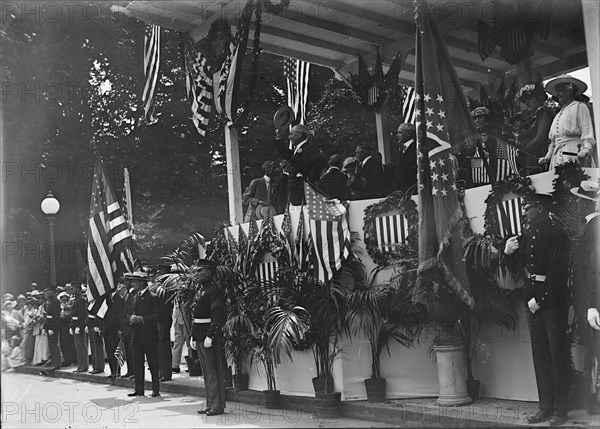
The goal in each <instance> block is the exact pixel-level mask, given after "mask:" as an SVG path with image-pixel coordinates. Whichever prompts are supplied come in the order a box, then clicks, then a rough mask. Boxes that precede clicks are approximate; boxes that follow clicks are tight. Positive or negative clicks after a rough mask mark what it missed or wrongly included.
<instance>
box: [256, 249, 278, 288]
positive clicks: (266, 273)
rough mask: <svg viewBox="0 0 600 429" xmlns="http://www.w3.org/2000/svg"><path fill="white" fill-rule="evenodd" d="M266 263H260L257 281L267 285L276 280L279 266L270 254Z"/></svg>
mask: <svg viewBox="0 0 600 429" xmlns="http://www.w3.org/2000/svg"><path fill="white" fill-rule="evenodd" d="M266 259H267V260H266V261H263V262H260V263H259V264H258V267H257V268H256V279H257V280H258V281H259V282H260V283H265V282H268V281H271V280H274V279H275V276H276V275H277V268H278V267H279V264H278V263H277V260H276V259H275V258H273V257H272V256H271V255H270V254H269V255H267V256H266Z"/></svg>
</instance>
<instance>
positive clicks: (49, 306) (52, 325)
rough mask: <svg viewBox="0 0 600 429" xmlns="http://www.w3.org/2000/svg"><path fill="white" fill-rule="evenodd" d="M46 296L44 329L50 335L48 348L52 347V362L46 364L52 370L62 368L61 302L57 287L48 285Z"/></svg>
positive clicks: (45, 291)
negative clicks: (58, 297) (57, 294)
mask: <svg viewBox="0 0 600 429" xmlns="http://www.w3.org/2000/svg"><path fill="white" fill-rule="evenodd" d="M44 296H45V298H46V322H45V323H44V330H45V331H46V334H47V335H48V348H49V349H50V362H49V363H48V364H46V365H47V366H49V367H50V369H51V370H55V369H60V367H61V362H60V361H61V351H60V343H59V341H60V302H59V301H58V299H57V298H56V287H55V286H48V287H46V289H44Z"/></svg>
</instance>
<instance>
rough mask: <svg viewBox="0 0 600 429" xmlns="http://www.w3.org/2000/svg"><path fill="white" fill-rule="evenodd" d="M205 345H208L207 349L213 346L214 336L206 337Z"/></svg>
mask: <svg viewBox="0 0 600 429" xmlns="http://www.w3.org/2000/svg"><path fill="white" fill-rule="evenodd" d="M204 347H206V348H207V349H210V348H211V347H212V338H210V337H206V338H205V339H204Z"/></svg>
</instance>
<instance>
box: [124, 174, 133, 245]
mask: <svg viewBox="0 0 600 429" xmlns="http://www.w3.org/2000/svg"><path fill="white" fill-rule="evenodd" d="M123 178H124V184H125V199H126V200H127V223H128V224H129V229H130V230H131V234H133V208H132V207H131V205H132V201H131V184H130V182H129V170H128V169H127V167H125V168H124V169H123Z"/></svg>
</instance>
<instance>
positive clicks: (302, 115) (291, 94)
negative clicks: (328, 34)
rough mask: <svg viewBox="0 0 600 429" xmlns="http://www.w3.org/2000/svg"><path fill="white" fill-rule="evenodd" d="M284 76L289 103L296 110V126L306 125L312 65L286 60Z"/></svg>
mask: <svg viewBox="0 0 600 429" xmlns="http://www.w3.org/2000/svg"><path fill="white" fill-rule="evenodd" d="M283 75H284V76H285V78H286V83H287V103H288V106H290V107H291V108H292V110H294V115H295V120H294V125H297V124H304V123H306V100H307V98H308V82H309V76H310V63H307V62H305V61H301V60H297V59H294V58H286V59H285V60H284V61H283Z"/></svg>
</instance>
